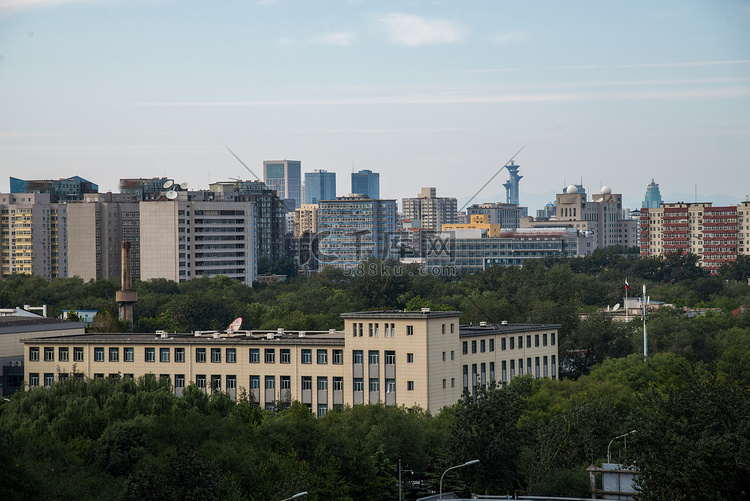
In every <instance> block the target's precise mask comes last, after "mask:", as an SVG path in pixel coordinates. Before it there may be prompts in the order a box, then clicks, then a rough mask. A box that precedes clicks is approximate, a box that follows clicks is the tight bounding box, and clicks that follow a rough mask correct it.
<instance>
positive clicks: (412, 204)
mask: <svg viewBox="0 0 750 501" xmlns="http://www.w3.org/2000/svg"><path fill="white" fill-rule="evenodd" d="M401 209H402V211H403V218H404V219H411V220H414V219H418V220H419V221H421V222H422V225H421V228H423V229H425V230H433V231H440V228H441V227H442V225H444V224H454V223H455V222H456V213H457V211H458V202H457V201H456V199H455V198H449V197H438V196H437V190H436V189H435V188H422V191H421V192H420V193H419V195H417V197H416V198H403V199H401Z"/></svg>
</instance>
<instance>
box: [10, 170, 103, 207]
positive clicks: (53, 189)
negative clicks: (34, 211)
mask: <svg viewBox="0 0 750 501" xmlns="http://www.w3.org/2000/svg"><path fill="white" fill-rule="evenodd" d="M97 191H99V187H98V186H97V185H95V184H94V183H92V182H91V181H87V180H85V179H83V178H82V177H79V176H73V177H66V178H62V179H36V180H31V181H26V180H23V179H18V178H15V177H11V178H10V192H11V193H47V194H48V195H49V201H50V202H51V203H58V202H67V201H69V200H81V199H83V195H84V194H86V193H96V192H97Z"/></svg>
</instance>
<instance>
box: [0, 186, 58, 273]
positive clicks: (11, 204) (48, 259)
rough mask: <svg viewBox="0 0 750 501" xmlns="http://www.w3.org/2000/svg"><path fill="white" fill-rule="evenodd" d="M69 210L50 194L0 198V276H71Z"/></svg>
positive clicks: (24, 194)
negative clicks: (68, 243) (69, 273)
mask: <svg viewBox="0 0 750 501" xmlns="http://www.w3.org/2000/svg"><path fill="white" fill-rule="evenodd" d="M67 218H68V216H67V206H66V204H57V203H50V194H49V193H9V194H8V193H3V194H0V241H1V242H2V250H1V251H0V263H1V266H0V276H4V275H10V274H13V273H22V274H27V275H40V276H42V277H44V278H46V279H48V280H50V279H53V278H65V277H67V276H68V245H67V238H66V235H67V225H68V223H67Z"/></svg>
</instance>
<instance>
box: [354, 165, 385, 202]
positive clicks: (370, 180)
mask: <svg viewBox="0 0 750 501" xmlns="http://www.w3.org/2000/svg"><path fill="white" fill-rule="evenodd" d="M352 193H354V194H357V193H359V194H360V195H364V196H366V197H369V198H376V199H377V198H380V174H378V173H377V172H373V171H371V170H368V169H364V170H361V171H359V172H352Z"/></svg>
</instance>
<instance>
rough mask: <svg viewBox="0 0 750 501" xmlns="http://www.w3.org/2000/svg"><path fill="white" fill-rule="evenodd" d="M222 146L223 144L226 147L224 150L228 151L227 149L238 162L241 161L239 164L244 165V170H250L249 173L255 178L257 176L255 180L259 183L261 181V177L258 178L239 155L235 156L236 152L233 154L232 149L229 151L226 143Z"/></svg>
mask: <svg viewBox="0 0 750 501" xmlns="http://www.w3.org/2000/svg"><path fill="white" fill-rule="evenodd" d="M221 144H222V145H223V146H224V148H226V149H227V151H228V152H229V153H231V154H232V156H233V157H234V158H236V159H237V160H238V161H239V162H240V163H241V164H242V166H243V167H244V168H246V169H247V170H248V172H249V173H250V174H252V175H253V176H255V179H257V180H258V181H260V178H259V177H258V176H257V175H256V174H255V172H253V171H251V170H250V167H248V166H247V165H245V162H243V161H242V159H240V157H238V156H237V155H235V154H234V152H233V151H232V150H230V149H229V146H227V145H226V144H224V143H221Z"/></svg>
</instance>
